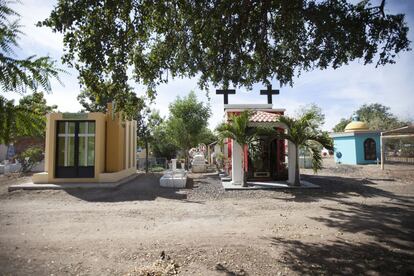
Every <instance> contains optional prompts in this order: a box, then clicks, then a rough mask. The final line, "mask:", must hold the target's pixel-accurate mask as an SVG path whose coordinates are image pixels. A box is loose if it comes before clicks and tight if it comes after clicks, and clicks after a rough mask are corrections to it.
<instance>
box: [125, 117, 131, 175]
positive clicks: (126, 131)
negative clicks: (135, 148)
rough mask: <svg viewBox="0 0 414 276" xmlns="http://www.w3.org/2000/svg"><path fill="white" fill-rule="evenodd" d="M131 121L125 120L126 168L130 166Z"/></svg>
mask: <svg viewBox="0 0 414 276" xmlns="http://www.w3.org/2000/svg"><path fill="white" fill-rule="evenodd" d="M129 146H130V145H129V121H125V168H124V169H128V168H129V162H128V161H129Z"/></svg>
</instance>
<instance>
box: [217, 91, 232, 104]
mask: <svg viewBox="0 0 414 276" xmlns="http://www.w3.org/2000/svg"><path fill="white" fill-rule="evenodd" d="M216 94H217V95H224V104H228V103H229V95H234V94H236V90H235V89H225V90H216Z"/></svg>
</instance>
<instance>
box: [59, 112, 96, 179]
mask: <svg viewBox="0 0 414 276" xmlns="http://www.w3.org/2000/svg"><path fill="white" fill-rule="evenodd" d="M67 122H74V123H75V133H74V134H75V136H74V151H75V157H74V158H75V160H74V166H70V167H60V166H58V162H59V124H60V123H67ZM86 122H89V123H95V133H94V134H95V142H94V147H95V149H94V152H95V153H96V121H95V120H58V121H56V133H55V139H56V140H55V141H56V147H55V149H56V150H55V164H54V165H55V178H94V177H95V161H96V160H95V157H96V156H94V165H93V166H79V123H86Z"/></svg>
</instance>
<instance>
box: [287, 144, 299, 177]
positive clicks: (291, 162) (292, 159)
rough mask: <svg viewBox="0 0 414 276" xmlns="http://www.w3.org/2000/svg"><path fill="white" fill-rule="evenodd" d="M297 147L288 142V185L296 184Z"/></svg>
mask: <svg viewBox="0 0 414 276" xmlns="http://www.w3.org/2000/svg"><path fill="white" fill-rule="evenodd" d="M296 162H297V160H296V147H295V145H294V144H293V143H292V142H290V141H288V183H289V184H294V183H295V167H296Z"/></svg>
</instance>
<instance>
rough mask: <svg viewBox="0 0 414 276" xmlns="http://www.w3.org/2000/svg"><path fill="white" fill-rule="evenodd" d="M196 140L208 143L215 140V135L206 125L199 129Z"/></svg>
mask: <svg viewBox="0 0 414 276" xmlns="http://www.w3.org/2000/svg"><path fill="white" fill-rule="evenodd" d="M198 140H199V143H200V144H205V145H208V144H211V143H213V142H215V141H217V136H216V135H214V133H213V132H212V131H211V130H210V129H209V128H208V127H205V128H203V129H202V130H201V132H200V134H199V138H198Z"/></svg>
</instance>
